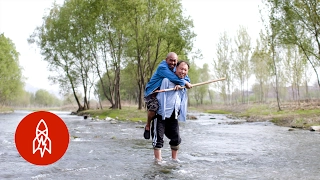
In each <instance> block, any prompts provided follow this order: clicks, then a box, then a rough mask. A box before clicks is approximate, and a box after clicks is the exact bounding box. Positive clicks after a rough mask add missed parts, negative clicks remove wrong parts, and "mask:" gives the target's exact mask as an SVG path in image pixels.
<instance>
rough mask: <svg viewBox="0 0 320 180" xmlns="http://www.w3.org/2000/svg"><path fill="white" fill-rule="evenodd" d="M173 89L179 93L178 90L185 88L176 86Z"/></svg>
mask: <svg viewBox="0 0 320 180" xmlns="http://www.w3.org/2000/svg"><path fill="white" fill-rule="evenodd" d="M173 89H174V90H175V91H177V90H180V89H183V87H182V86H180V85H176V86H175V87H174V88H173Z"/></svg>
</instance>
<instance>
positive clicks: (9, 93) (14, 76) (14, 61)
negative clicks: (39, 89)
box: [0, 34, 24, 105]
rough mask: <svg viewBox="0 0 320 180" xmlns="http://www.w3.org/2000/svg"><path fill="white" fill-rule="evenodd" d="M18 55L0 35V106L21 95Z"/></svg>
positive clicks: (9, 41) (6, 39) (11, 45)
mask: <svg viewBox="0 0 320 180" xmlns="http://www.w3.org/2000/svg"><path fill="white" fill-rule="evenodd" d="M23 86H24V83H23V80H22V74H21V68H20V66H19V53H18V52H17V51H16V48H15V45H14V44H13V42H12V41H11V40H10V39H9V38H7V37H5V36H4V34H0V104H2V105H5V104H8V103H10V101H12V100H14V99H16V98H17V97H19V95H21V94H22V93H23Z"/></svg>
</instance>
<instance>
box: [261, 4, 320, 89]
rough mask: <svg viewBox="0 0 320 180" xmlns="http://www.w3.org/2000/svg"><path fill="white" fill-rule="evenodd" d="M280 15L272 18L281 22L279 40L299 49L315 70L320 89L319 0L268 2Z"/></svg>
mask: <svg viewBox="0 0 320 180" xmlns="http://www.w3.org/2000/svg"><path fill="white" fill-rule="evenodd" d="M266 3H267V4H268V5H269V6H270V7H272V8H274V9H275V10H276V11H277V12H278V13H277V14H276V15H274V16H273V17H272V18H273V19H275V20H277V21H279V22H280V23H279V26H280V28H279V30H280V31H279V32H280V36H279V39H280V40H281V43H283V44H291V45H296V46H298V47H299V50H300V51H301V52H302V53H303V54H304V55H305V56H306V58H307V60H308V63H309V64H310V65H311V67H312V68H313V70H314V72H315V74H316V77H317V83H318V86H319V87H320V80H319V73H318V70H317V69H318V67H319V65H320V63H319V62H320V32H319V29H320V23H319V22H320V2H319V1H318V0H282V1H271V0H268V1H267V2H266Z"/></svg>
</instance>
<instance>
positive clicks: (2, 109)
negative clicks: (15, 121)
mask: <svg viewBox="0 0 320 180" xmlns="http://www.w3.org/2000/svg"><path fill="white" fill-rule="evenodd" d="M13 110H14V109H13V108H10V107H4V106H0V113H2V112H12V111H13Z"/></svg>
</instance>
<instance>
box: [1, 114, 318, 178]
mask: <svg viewBox="0 0 320 180" xmlns="http://www.w3.org/2000/svg"><path fill="white" fill-rule="evenodd" d="M29 113H31V112H29V111H15V112H13V113H9V114H0V179H68V180H69V179H128V180H129V179H130V180H131V179H190V180H191V179H239V180H240V179H241V180H242V179H243V180H247V179H259V180H260V179H279V180H280V179H290V180H295V179H299V180H300V179H305V180H312V179H319V178H320V176H319V172H320V161H319V159H320V148H319V146H320V133H319V132H311V131H307V130H298V129H296V130H294V131H288V128H287V127H279V126H275V125H273V124H272V123H270V122H251V123H249V122H245V121H244V120H241V119H239V120H235V119H229V118H227V117H226V116H224V115H210V114H204V113H201V114H199V113H190V114H192V115H194V116H196V117H197V118H198V119H197V120H187V122H183V123H180V135H181V138H182V143H181V145H180V150H179V154H178V157H179V160H180V162H178V163H177V162H172V161H171V160H170V157H171V152H170V146H169V144H168V142H169V141H168V139H165V143H164V147H163V149H162V156H163V158H164V162H163V163H155V161H154V160H153V149H152V145H151V140H145V139H144V138H143V126H144V123H139V122H129V121H115V120H112V121H110V120H108V121H106V120H100V121H96V120H92V119H84V118H83V117H82V116H75V115H70V112H58V111H56V112H53V113H55V114H56V115H58V116H59V117H60V118H62V119H63V121H64V122H65V123H66V125H67V127H68V130H69V134H70V143H69V147H68V149H67V151H66V153H65V154H64V156H63V157H62V158H61V159H60V160H59V161H57V162H55V163H53V164H51V165H48V166H37V165H33V164H31V163H29V162H27V161H26V160H24V159H23V158H22V157H21V156H20V155H19V153H18V151H17V149H16V146H15V141H14V134H15V130H16V127H17V126H18V124H19V122H20V121H21V120H22V119H23V118H24V117H25V116H26V115H28V114H29Z"/></svg>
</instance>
